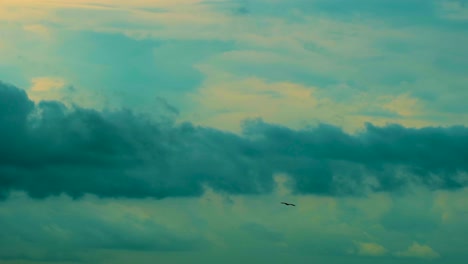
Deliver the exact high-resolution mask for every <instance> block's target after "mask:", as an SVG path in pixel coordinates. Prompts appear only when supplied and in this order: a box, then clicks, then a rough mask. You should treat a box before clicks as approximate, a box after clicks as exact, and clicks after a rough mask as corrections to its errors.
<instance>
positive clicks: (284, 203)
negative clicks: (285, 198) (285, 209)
mask: <svg viewBox="0 0 468 264" xmlns="http://www.w3.org/2000/svg"><path fill="white" fill-rule="evenodd" d="M281 203H282V204H284V205H292V206H296V205H295V204H292V203H285V202H281Z"/></svg>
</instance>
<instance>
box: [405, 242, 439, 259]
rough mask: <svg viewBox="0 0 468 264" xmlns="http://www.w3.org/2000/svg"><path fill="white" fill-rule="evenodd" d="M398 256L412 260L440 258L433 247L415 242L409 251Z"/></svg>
mask: <svg viewBox="0 0 468 264" xmlns="http://www.w3.org/2000/svg"><path fill="white" fill-rule="evenodd" d="M396 255H397V256H401V257H412V258H424V259H433V258H438V257H439V256H440V255H439V253H437V252H436V251H434V250H433V249H432V248H431V247H429V246H427V245H420V244H419V243H417V242H414V243H413V244H412V245H411V246H409V247H408V249H407V250H405V251H402V252H397V253H396Z"/></svg>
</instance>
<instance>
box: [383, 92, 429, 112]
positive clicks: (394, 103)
mask: <svg viewBox="0 0 468 264" xmlns="http://www.w3.org/2000/svg"><path fill="white" fill-rule="evenodd" d="M387 98H388V99H389V102H388V103H385V104H384V105H383V107H382V108H383V109H386V110H389V111H391V112H394V113H397V114H399V115H401V116H404V117H409V116H413V115H416V114H418V113H420V106H419V103H418V100H417V99H415V98H411V97H410V96H409V95H408V94H402V95H398V96H396V97H385V99H387Z"/></svg>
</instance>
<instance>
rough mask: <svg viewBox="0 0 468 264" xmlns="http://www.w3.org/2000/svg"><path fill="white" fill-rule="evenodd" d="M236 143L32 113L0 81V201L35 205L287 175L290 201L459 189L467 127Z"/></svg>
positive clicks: (247, 133) (331, 132)
mask: <svg viewBox="0 0 468 264" xmlns="http://www.w3.org/2000/svg"><path fill="white" fill-rule="evenodd" d="M243 126H244V128H243V134H242V135H236V134H233V133H228V132H224V131H221V130H216V129H211V128H207V127H198V126H194V125H192V124H191V123H182V124H175V123H174V122H169V121H167V120H166V119H164V120H162V121H158V120H154V119H150V118H149V117H145V116H143V115H137V114H135V113H132V112H131V111H128V110H121V111H97V110H93V109H85V108H80V107H77V106H75V107H73V108H69V107H66V106H65V105H63V104H62V103H60V102H57V101H42V102H40V103H37V104H36V103H34V102H33V101H31V100H30V99H29V98H28V96H27V94H26V93H25V92H24V91H23V90H21V89H19V88H17V87H14V86H12V85H8V84H5V83H0V131H1V137H0V144H1V147H0V193H1V195H2V197H3V198H6V197H8V194H9V193H10V192H11V191H25V192H26V193H28V195H30V196H31V197H34V198H44V197H47V196H51V195H59V194H62V193H65V194H67V195H70V196H72V197H75V198H77V197H81V196H82V195H84V194H86V193H89V194H94V195H97V196H99V197H129V198H143V197H154V198H164V197H176V196H199V195H201V194H202V193H203V190H204V189H203V187H204V186H205V185H207V186H210V187H211V188H213V189H215V190H217V191H220V192H226V193H230V194H261V193H269V192H271V191H272V190H273V188H274V187H275V182H274V180H273V175H274V174H275V173H285V174H287V175H288V176H289V177H290V179H291V181H290V184H291V188H292V189H293V191H295V192H296V193H303V194H317V195H333V196H334V195H362V194H365V193H366V192H368V191H394V190H397V189H400V188H402V187H405V186H408V185H409V184H421V185H424V186H427V187H428V188H431V189H458V188H462V187H464V186H466V185H467V179H466V178H467V172H468V128H467V127H465V126H453V127H426V128H421V129H414V128H405V127H402V126H400V125H388V126H385V127H376V126H373V125H372V124H367V125H366V128H365V129H364V130H363V131H361V132H359V133H357V134H347V133H345V132H343V131H342V130H341V129H340V128H339V127H336V126H331V125H326V124H320V125H318V126H316V127H310V128H307V129H302V130H293V129H289V128H286V127H282V126H279V125H274V124H268V123H265V122H263V121H262V120H260V119H257V120H247V121H246V122H244V124H243Z"/></svg>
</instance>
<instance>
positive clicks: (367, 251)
mask: <svg viewBox="0 0 468 264" xmlns="http://www.w3.org/2000/svg"><path fill="white" fill-rule="evenodd" d="M356 253H357V254H358V255H363V256H383V255H385V254H387V249H385V248H384V247H383V246H381V245H379V244H376V243H357V252H356Z"/></svg>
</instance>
